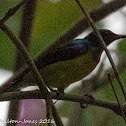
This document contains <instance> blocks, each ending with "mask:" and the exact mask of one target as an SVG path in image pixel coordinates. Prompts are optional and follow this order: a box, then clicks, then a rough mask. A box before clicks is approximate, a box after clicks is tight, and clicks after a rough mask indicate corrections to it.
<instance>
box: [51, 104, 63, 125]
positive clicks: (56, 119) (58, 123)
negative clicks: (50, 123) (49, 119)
mask: <svg viewBox="0 0 126 126" xmlns="http://www.w3.org/2000/svg"><path fill="white" fill-rule="evenodd" d="M52 114H53V117H54V120H55V123H56V125H57V126H64V125H63V123H62V121H61V118H59V114H58V112H57V111H56V107H55V105H54V104H53V103H52Z"/></svg>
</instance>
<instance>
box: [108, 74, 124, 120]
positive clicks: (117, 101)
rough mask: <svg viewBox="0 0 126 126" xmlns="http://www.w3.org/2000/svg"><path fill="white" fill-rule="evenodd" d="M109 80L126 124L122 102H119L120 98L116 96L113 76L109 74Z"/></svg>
mask: <svg viewBox="0 0 126 126" xmlns="http://www.w3.org/2000/svg"><path fill="white" fill-rule="evenodd" d="M108 79H109V82H110V85H111V87H112V90H113V92H114V95H115V98H116V100H117V103H118V106H119V108H120V111H121V113H122V117H123V119H124V120H125V122H126V117H125V114H124V111H123V109H122V106H121V104H120V101H119V99H118V96H117V94H116V91H115V88H114V85H113V83H112V79H111V74H108Z"/></svg>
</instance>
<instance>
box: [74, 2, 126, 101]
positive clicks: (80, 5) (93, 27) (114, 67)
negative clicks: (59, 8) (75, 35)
mask: <svg viewBox="0 0 126 126" xmlns="http://www.w3.org/2000/svg"><path fill="white" fill-rule="evenodd" d="M75 1H76V2H77V4H78V5H79V7H80V8H81V10H82V12H83V14H84V15H85V17H86V18H87V20H88V22H89V24H90V26H91V27H92V29H93V30H94V31H95V33H96V35H97V36H98V38H99V40H100V42H101V44H102V46H103V48H104V50H105V52H106V55H107V57H108V59H109V61H110V63H111V66H112V68H113V71H114V73H115V77H116V79H117V81H118V83H119V85H120V87H121V90H122V92H123V95H124V98H125V101H126V90H125V86H124V84H123V82H122V80H121V77H120V75H119V72H118V70H117V68H116V66H115V63H114V61H113V59H112V57H111V55H110V53H109V50H108V49H107V46H106V44H105V42H104V40H103V38H102V36H101V35H100V33H99V31H98V30H97V28H96V26H95V23H94V21H93V20H92V18H91V17H90V15H89V14H88V13H87V12H86V10H85V9H84V7H83V6H82V4H81V3H80V2H79V1H78V0H75Z"/></svg>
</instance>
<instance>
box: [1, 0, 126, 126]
mask: <svg viewBox="0 0 126 126" xmlns="http://www.w3.org/2000/svg"><path fill="white" fill-rule="evenodd" d="M113 1H114V0H113ZM115 1H116V0H115ZM19 2H21V0H11V1H10V0H1V4H0V19H1V18H2V17H4V15H5V13H6V12H7V11H8V10H9V9H10V8H11V7H13V6H14V5H16V4H18V3H19ZM81 2H82V3H83V5H84V7H85V8H86V10H87V11H88V12H91V11H95V10H96V9H98V8H101V7H103V5H104V4H107V3H110V2H112V0H103V1H102V0H95V1H94V0H81ZM120 2H121V0H120ZM29 5H30V4H29ZM32 7H33V6H32ZM32 7H31V9H32ZM33 8H34V12H33V15H32V20H31V19H29V22H31V23H32V25H31V28H30V35H29V38H28V39H29V40H28V41H30V44H29V52H30V55H31V56H32V57H33V58H34V57H36V56H38V55H39V54H40V53H41V52H42V51H44V50H45V49H46V48H47V47H49V46H50V45H52V44H54V43H55V44H61V43H65V41H64V42H61V43H60V42H58V39H59V38H60V37H61V36H63V35H64V34H66V33H67V32H68V31H69V30H70V29H72V28H73V27H75V26H76V24H78V23H79V22H80V21H81V20H82V19H83V17H84V16H83V14H82V12H81V10H80V8H79V7H78V5H76V2H75V1H74V0H37V1H36V4H34V7H33ZM113 8H114V7H113ZM24 11H26V6H25V7H24V6H23V7H22V8H20V9H19V10H18V11H17V12H16V14H15V15H14V16H12V17H11V18H10V19H9V20H7V22H6V24H7V25H8V26H9V27H10V28H11V30H12V31H13V32H14V33H15V34H17V35H18V36H20V37H21V34H23V33H22V32H21V31H22V29H23V28H22V27H23V23H24V22H25V21H24V19H23V18H24V15H25V14H24ZM27 11H28V10H27ZM103 13H104V12H103ZM101 15H102V12H101ZM25 20H26V19H25ZM96 25H97V28H105V29H109V30H111V31H113V32H114V33H116V34H126V7H125V6H124V7H123V8H120V9H118V10H116V11H115V12H114V13H110V14H108V15H106V17H104V18H103V19H102V20H100V21H98V22H97V23H96ZM76 32H77V34H76V35H74V36H73V38H84V37H85V36H86V35H87V34H88V33H90V32H91V28H87V29H83V31H76ZM0 36H1V37H0V84H1V85H2V84H3V83H4V82H5V81H6V80H7V79H8V78H10V77H11V76H12V75H13V72H14V69H15V64H16V60H15V59H16V49H15V47H14V45H13V43H12V42H11V40H10V39H9V38H8V36H7V35H6V34H5V33H4V32H3V31H2V30H0ZM23 37H24V36H23ZM108 48H109V50H110V53H111V55H112V57H113V59H114V62H115V64H116V66H117V68H118V69H119V71H120V75H121V77H122V80H123V82H124V83H126V61H125V58H126V39H123V40H119V41H116V42H114V43H112V44H111V45H110V46H109V47H108ZM108 72H111V74H113V71H112V69H111V65H110V63H109V61H108V59H107V57H106V55H105V53H103V55H102V57H101V61H100V63H99V65H98V66H97V67H96V69H95V70H94V71H93V72H92V73H91V74H90V75H89V76H87V77H86V78H84V79H83V80H81V81H79V82H76V83H74V84H72V85H70V86H69V87H68V88H67V89H66V90H65V92H66V93H74V94H79V95H80V94H82V95H83V94H85V93H91V94H92V95H93V96H94V97H95V98H100V99H106V100H110V101H116V100H115V96H114V93H113V91H112V88H111V86H110V84H109V82H108V79H107V73H108ZM113 75H114V74H113ZM113 84H114V86H115V89H116V92H117V94H118V96H119V99H120V101H122V102H123V97H122V93H121V90H120V87H119V84H118V83H117V81H116V79H114V76H113ZM35 88H36V87H30V88H26V89H24V90H31V89H35ZM9 104H10V102H0V120H7V119H8V117H10V116H8V113H9V112H10V111H8V110H9ZM18 106H19V107H18V119H19V120H23V119H29V120H38V119H45V118H46V115H45V111H46V110H45V102H44V100H39V99H36V100H22V101H18ZM11 107H12V106H11ZM56 107H57V110H58V112H59V115H60V117H61V119H62V120H63V123H64V125H65V126H101V125H102V126H124V125H125V122H124V120H123V118H122V117H120V116H118V115H116V114H115V113H114V112H113V111H111V110H108V109H105V108H100V107H95V106H91V105H88V107H87V108H86V109H82V108H80V105H79V104H78V103H72V102H68V101H67V102H65V101H58V102H57V103H56ZM11 109H12V110H13V112H16V111H15V107H13V108H11ZM0 125H1V126H5V125H6V124H5V123H3V122H1V121H0ZM17 125H18V126H22V124H17ZM34 125H35V124H23V126H34ZM41 125H42V124H41ZM43 125H46V124H43ZM54 125H55V124H54Z"/></svg>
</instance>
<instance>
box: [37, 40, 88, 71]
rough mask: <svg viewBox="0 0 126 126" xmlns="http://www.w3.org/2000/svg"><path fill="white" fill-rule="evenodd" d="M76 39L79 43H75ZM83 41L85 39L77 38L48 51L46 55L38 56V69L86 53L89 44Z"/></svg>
mask: <svg viewBox="0 0 126 126" xmlns="http://www.w3.org/2000/svg"><path fill="white" fill-rule="evenodd" d="M76 41H77V43H75V42H76ZM81 41H83V39H82V40H80V39H77V40H74V41H71V42H69V43H67V44H65V45H62V46H59V47H57V48H55V49H50V50H48V51H46V52H45V53H44V55H42V56H40V57H38V59H37V60H35V64H36V66H37V67H38V69H41V68H43V67H45V66H48V65H50V64H54V63H56V62H60V61H65V60H70V59H73V58H76V57H78V56H80V55H82V54H85V53H86V52H87V51H88V46H87V44H86V42H85V43H84V42H83V43H82V42H81Z"/></svg>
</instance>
